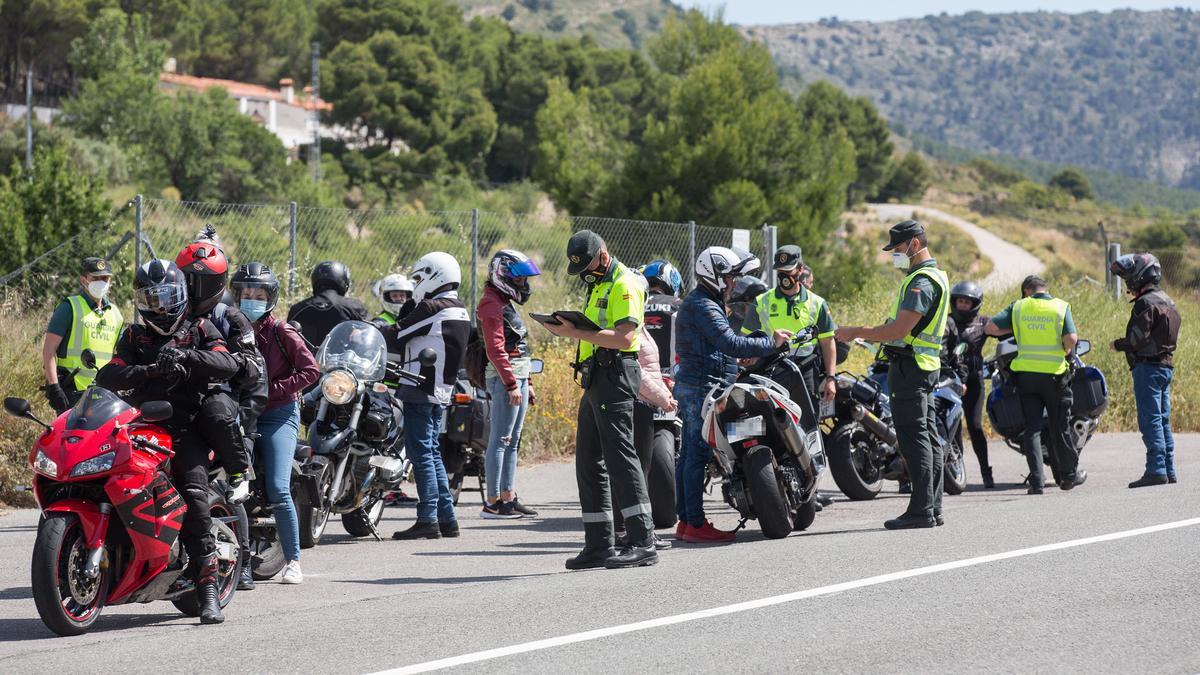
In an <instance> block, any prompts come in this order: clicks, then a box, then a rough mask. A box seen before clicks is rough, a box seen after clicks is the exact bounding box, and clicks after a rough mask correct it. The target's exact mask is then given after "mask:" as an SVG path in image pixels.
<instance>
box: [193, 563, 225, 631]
mask: <svg viewBox="0 0 1200 675" xmlns="http://www.w3.org/2000/svg"><path fill="white" fill-rule="evenodd" d="M196 594H197V597H198V598H199V599H200V623H203V624H210V623H223V622H224V621H225V615H224V614H222V613H221V603H220V600H219V599H218V594H217V552H216V551H212V552H210V553H209V554H207V555H205V556H204V557H203V558H201V559H200V566H199V570H198V571H197V573H196Z"/></svg>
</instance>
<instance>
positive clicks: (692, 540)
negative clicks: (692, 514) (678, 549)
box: [683, 520, 736, 544]
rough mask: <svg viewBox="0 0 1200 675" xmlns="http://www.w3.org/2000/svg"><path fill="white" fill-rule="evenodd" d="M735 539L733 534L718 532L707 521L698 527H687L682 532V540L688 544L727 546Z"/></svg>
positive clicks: (723, 531)
mask: <svg viewBox="0 0 1200 675" xmlns="http://www.w3.org/2000/svg"><path fill="white" fill-rule="evenodd" d="M735 538H736V535H735V534H734V533H733V532H726V531H725V530H718V529H717V528H715V527H713V524H712V522H711V521H709V520H705V521H704V524H703V525H701V526H700V527H694V526H692V525H688V527H687V529H686V530H684V531H683V540H684V541H686V542H688V543H689V544H728V543H730V542H732V541H733V540H734V539H735Z"/></svg>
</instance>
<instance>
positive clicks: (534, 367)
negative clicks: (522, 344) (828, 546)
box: [529, 359, 546, 375]
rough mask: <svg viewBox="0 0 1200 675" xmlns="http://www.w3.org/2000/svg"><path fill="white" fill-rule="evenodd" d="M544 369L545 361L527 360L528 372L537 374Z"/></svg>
mask: <svg viewBox="0 0 1200 675" xmlns="http://www.w3.org/2000/svg"><path fill="white" fill-rule="evenodd" d="M545 369H546V362H545V361H543V360H541V359H530V360H529V372H530V373H532V374H533V375H537V374H539V373H541V372H542V371H543V370H545Z"/></svg>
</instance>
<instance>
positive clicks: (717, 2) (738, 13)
mask: <svg viewBox="0 0 1200 675" xmlns="http://www.w3.org/2000/svg"><path fill="white" fill-rule="evenodd" d="M675 2H676V4H679V5H682V6H684V7H699V8H701V9H712V8H716V7H719V6H721V5H724V6H725V20H726V21H728V22H730V23H738V24H743V25H750V24H772V23H801V22H809V21H817V20H818V19H822V18H825V17H830V16H836V17H837V18H839V19H844V20H850V21H890V20H892V19H905V18H915V17H922V16H926V15H929V14H941V13H942V12H948V13H950V14H963V13H965V12H968V11H971V10H979V11H982V12H989V13H1001V12H1003V13H1008V12H1036V11H1038V10H1047V11H1055V12H1071V13H1078V12H1091V11H1098V12H1108V11H1112V10H1114V9H1143V10H1151V9H1167V8H1171V7H1190V8H1192V9H1200V1H1197V2H1186V1H1185V0H1174V1H1170V0H1166V1H1164V0H1157V1H1154V0H1123V1H1120V2H1113V1H1107V0H1007V1H1005V2H1000V1H998V0H956V1H953V2H952V1H950V0H906V1H905V2H897V1H896V0H887V1H885V0H839V2H836V3H828V2H813V1H812V0H723V1H722V0H675Z"/></svg>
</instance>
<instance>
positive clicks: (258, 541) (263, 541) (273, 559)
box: [250, 531, 287, 581]
mask: <svg viewBox="0 0 1200 675" xmlns="http://www.w3.org/2000/svg"><path fill="white" fill-rule="evenodd" d="M272 532H273V533H274V531H272ZM274 534H275V536H274V537H272V538H267V537H266V536H261V537H254V536H251V538H250V547H251V550H250V573H251V574H252V575H253V576H254V580H255V581H266V580H268V579H273V578H275V575H276V574H279V572H280V570H282V569H283V566H284V565H285V564H287V560H286V559H285V558H284V556H283V545H282V544H280V543H279V535H278V533H274Z"/></svg>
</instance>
